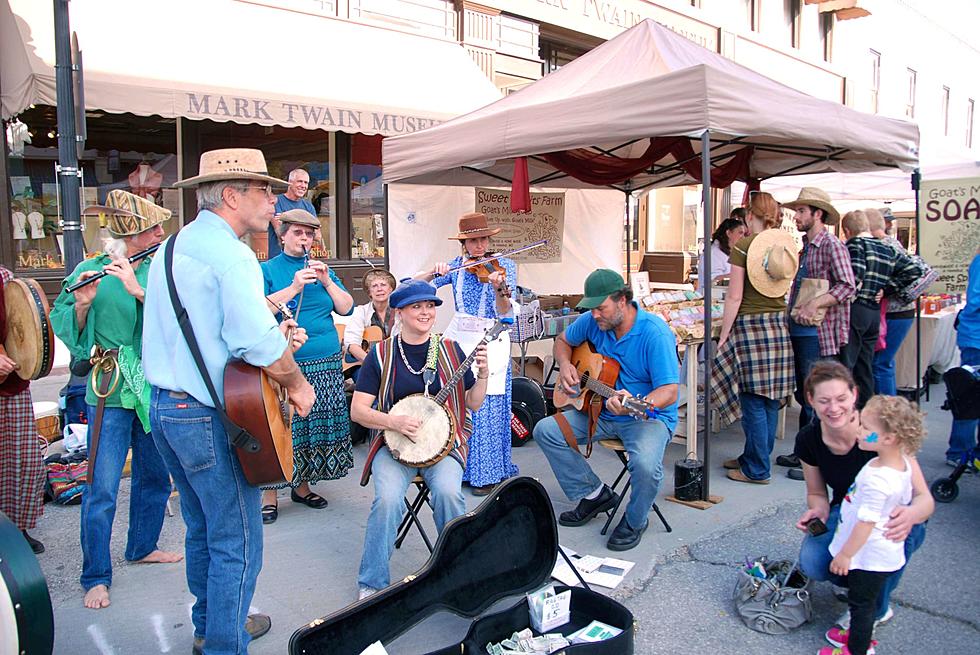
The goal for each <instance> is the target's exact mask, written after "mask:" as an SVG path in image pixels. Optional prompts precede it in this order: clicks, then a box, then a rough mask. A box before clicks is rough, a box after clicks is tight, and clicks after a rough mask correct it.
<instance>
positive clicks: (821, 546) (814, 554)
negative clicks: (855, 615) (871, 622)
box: [800, 505, 926, 619]
mask: <svg viewBox="0 0 980 655" xmlns="http://www.w3.org/2000/svg"><path fill="white" fill-rule="evenodd" d="M839 523H840V505H834V506H833V507H831V508H830V515H829V516H828V517H827V528H828V529H827V532H825V533H824V534H822V535H820V536H819V537H811V536H810V535H807V536H806V537H804V538H803V545H802V546H801V547H800V570H801V571H803V573H804V574H805V575H806V576H808V577H809V578H811V579H812V580H830V581H831V582H833V583H834V584H836V585H841V584H842V583H843V582H844V578H841V577H840V576H838V575H834V574H833V573H831V572H830V562H831V560H833V559H834V558H833V557H832V556H831V554H830V542H831V541H832V540H833V539H834V532H836V531H837V526H838V524H839ZM925 539H926V524H925V523H919V524H918V525H915V526H912V529H911V530H910V531H909V536H908V537H906V538H905V566H908V565H909V560H910V559H911V558H912V553H914V552H915V551H917V550H919V546H921V545H922V542H923V541H925ZM905 566H903V567H902V568H900V569H899V570H897V571H895V572H894V573H892V574H891V575H889V576H888V580H886V581H885V586H884V587H882V590H881V593H880V594H878V603H877V611H876V613H875V618H876V619H880V618H881V617H883V616H884V615H885V612H887V611H888V605H889V604H890V603H891V597H892V592H893V591H895V587H897V586H898V583H899V581H900V580H901V579H902V573H904V572H905Z"/></svg>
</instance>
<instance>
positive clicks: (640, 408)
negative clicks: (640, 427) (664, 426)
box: [623, 396, 654, 419]
mask: <svg viewBox="0 0 980 655" xmlns="http://www.w3.org/2000/svg"><path fill="white" fill-rule="evenodd" d="M623 407H624V408H626V410H627V411H629V413H630V415H631V416H633V417H634V418H638V419H645V418H647V417H648V416H649V414H648V413H647V412H649V411H650V410H651V409H654V407H653V406H652V405H651V404H650V403H648V402H646V401H644V400H641V399H639V398H636V397H634V396H627V397H626V398H623Z"/></svg>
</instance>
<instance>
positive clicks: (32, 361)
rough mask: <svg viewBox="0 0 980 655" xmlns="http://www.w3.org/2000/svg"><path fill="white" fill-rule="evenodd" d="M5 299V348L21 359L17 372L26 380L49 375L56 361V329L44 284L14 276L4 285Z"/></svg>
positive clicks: (16, 359) (10, 354)
mask: <svg viewBox="0 0 980 655" xmlns="http://www.w3.org/2000/svg"><path fill="white" fill-rule="evenodd" d="M3 300H4V304H5V305H6V309H7V338H6V339H5V340H4V342H3V347H4V349H5V350H6V351H7V356H8V357H10V358H11V359H12V360H14V361H15V362H17V365H18V369H17V375H18V376H19V377H21V378H23V379H24V380H38V379H40V378H43V377H45V376H46V375H48V374H49V373H50V372H51V365H52V364H53V363H54V332H53V331H52V329H51V321H49V320H48V314H49V313H50V309H49V308H48V299H47V298H46V297H45V295H44V291H43V290H42V289H41V285H39V284H38V283H37V282H35V281H34V280H31V279H30V278H14V279H13V280H11V281H10V282H7V283H6V284H5V285H4V287H3Z"/></svg>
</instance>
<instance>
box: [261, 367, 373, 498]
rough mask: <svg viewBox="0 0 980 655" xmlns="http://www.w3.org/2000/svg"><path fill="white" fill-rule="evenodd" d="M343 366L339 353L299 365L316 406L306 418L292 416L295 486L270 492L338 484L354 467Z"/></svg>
mask: <svg viewBox="0 0 980 655" xmlns="http://www.w3.org/2000/svg"><path fill="white" fill-rule="evenodd" d="M342 363H343V358H342V355H341V354H340V353H337V354H336V355H331V356H330V357H324V358H321V359H314V360H310V361H306V362H299V368H300V370H301V371H302V372H303V375H305V376H306V379H307V380H309V382H310V384H311V385H312V386H313V390H314V391H315V392H316V402H315V403H313V409H312V410H310V413H309V414H308V415H307V416H305V417H303V416H299V415H293V481H292V483H291V484H288V485H287V484H281V485H277V486H274V487H267V488H269V489H282V488H283V487H287V486H292V487H295V486H297V485H299V484H300V483H302V482H318V481H319V480H336V479H338V478H342V477H344V476H345V475H347V471H349V470H350V469H351V467H353V466H354V448H353V446H352V445H351V441H350V412H349V411H348V409H347V398H346V396H344V376H343V372H342V370H341V367H342Z"/></svg>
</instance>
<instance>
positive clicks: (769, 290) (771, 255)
mask: <svg viewBox="0 0 980 655" xmlns="http://www.w3.org/2000/svg"><path fill="white" fill-rule="evenodd" d="M799 264H800V257H799V253H797V251H796V242H795V241H793V237H792V236H791V235H790V233H789V232H786V231H785V230H780V229H778V228H774V229H770V230H764V231H762V232H760V233H759V235H758V236H756V238H754V239H752V243H751V245H749V252H748V253H747V255H746V262H745V270H746V271H747V272H748V275H749V281H750V282H751V283H752V286H753V287H755V289H756V291H758V292H759V293H761V294H762V295H763V296H766V297H768V298H779V297H781V296H785V295H786V292H787V291H789V287H790V285H791V284H792V283H793V278H794V277H796V269H797V268H798V267H799Z"/></svg>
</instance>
